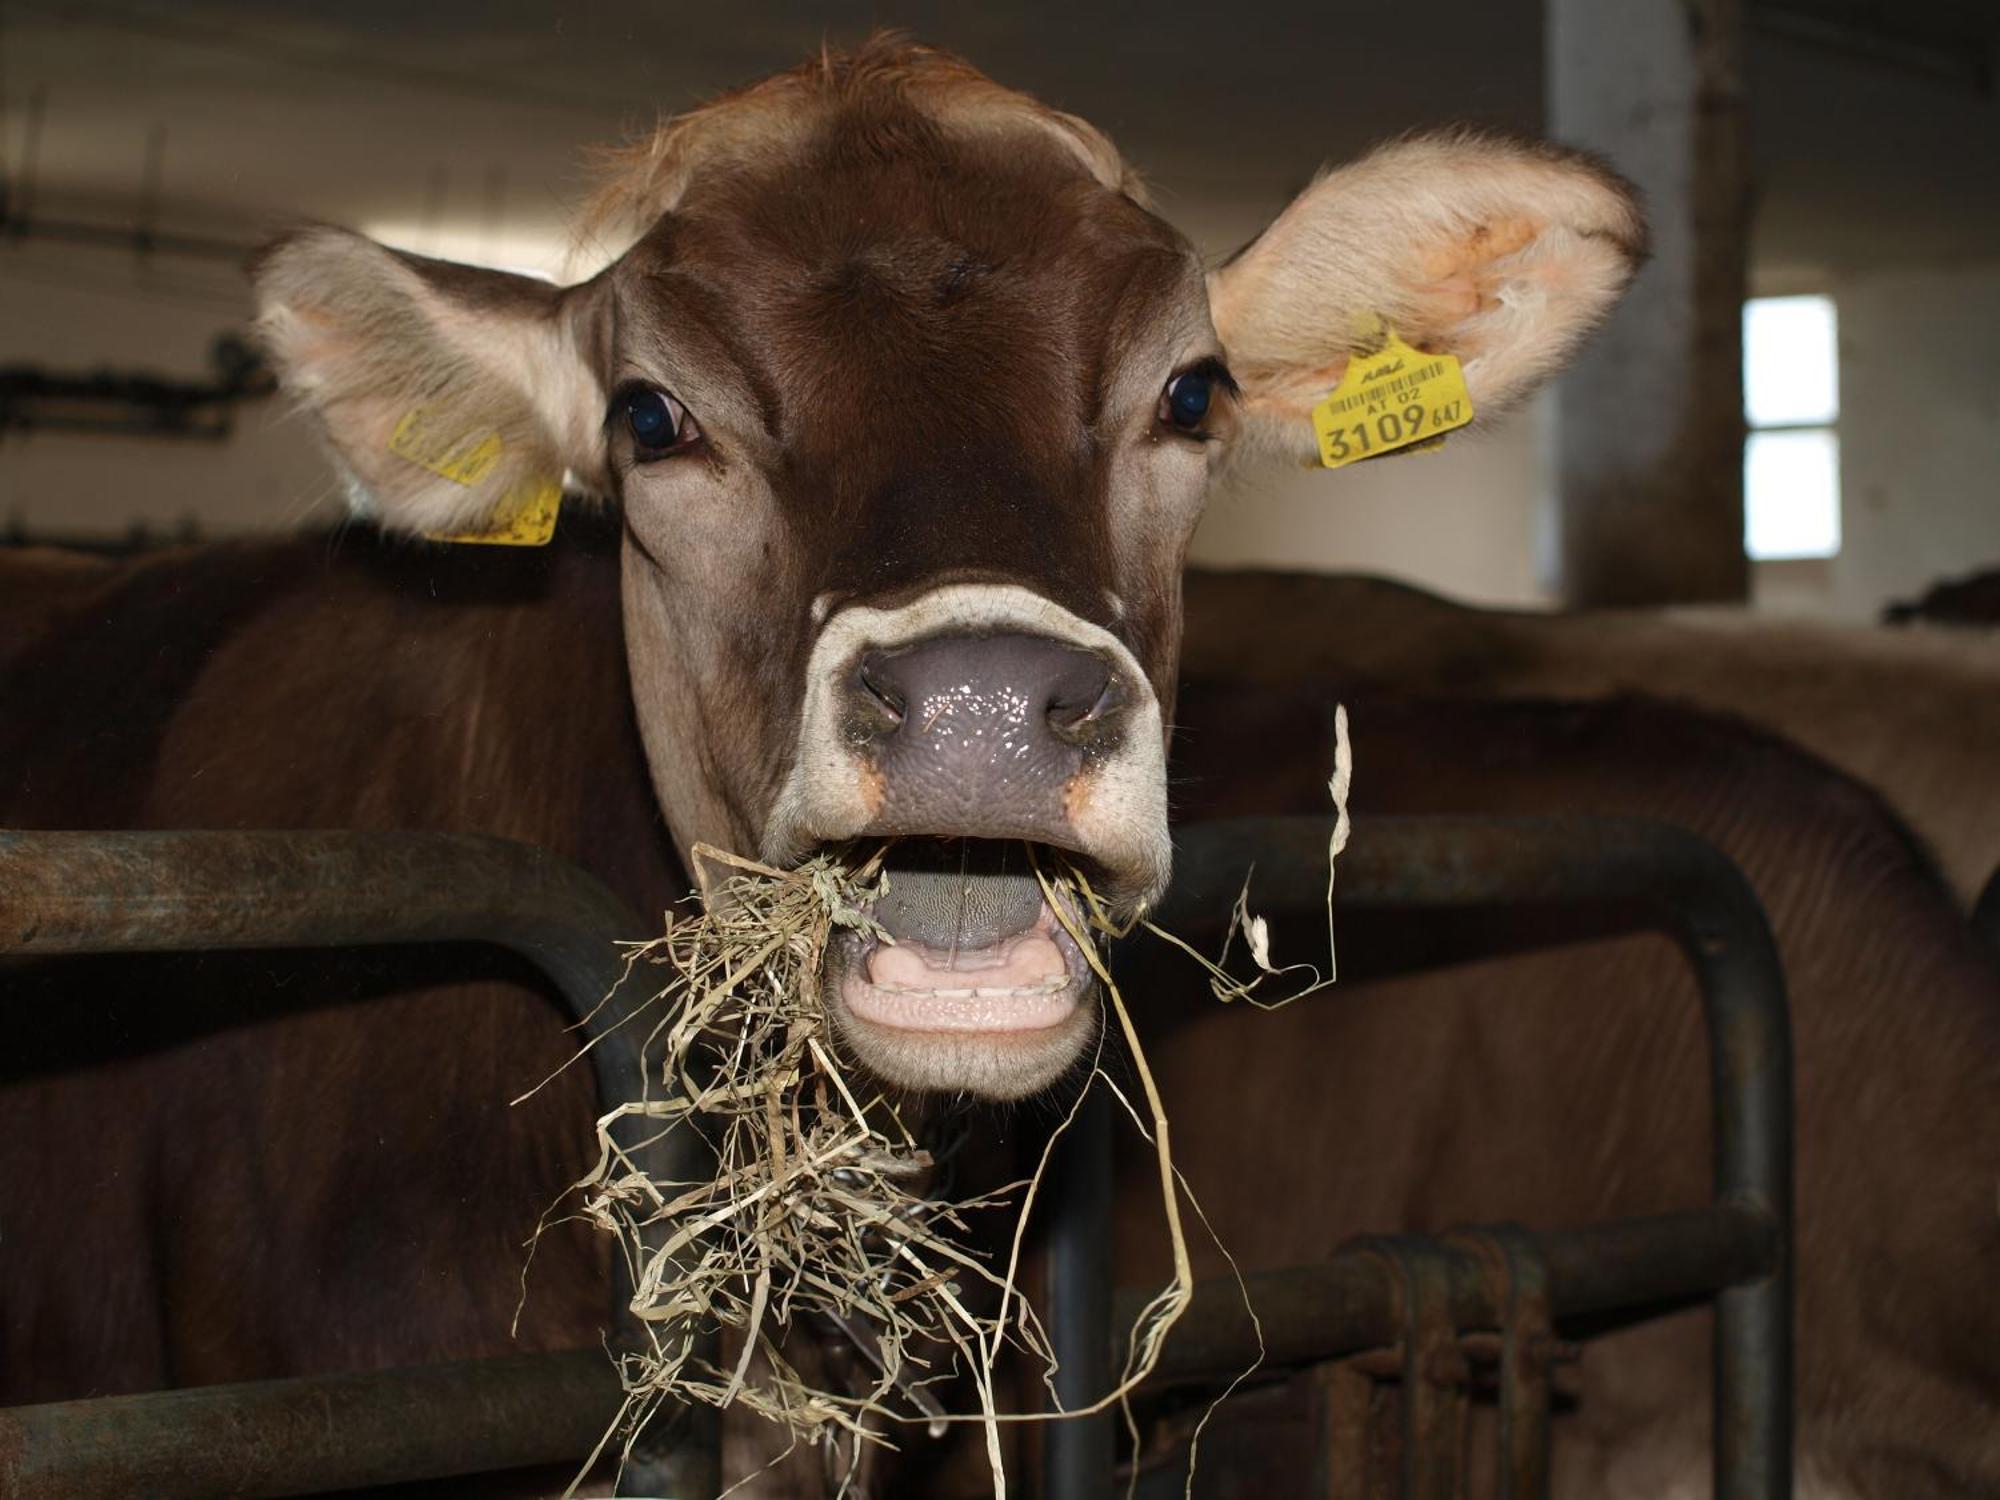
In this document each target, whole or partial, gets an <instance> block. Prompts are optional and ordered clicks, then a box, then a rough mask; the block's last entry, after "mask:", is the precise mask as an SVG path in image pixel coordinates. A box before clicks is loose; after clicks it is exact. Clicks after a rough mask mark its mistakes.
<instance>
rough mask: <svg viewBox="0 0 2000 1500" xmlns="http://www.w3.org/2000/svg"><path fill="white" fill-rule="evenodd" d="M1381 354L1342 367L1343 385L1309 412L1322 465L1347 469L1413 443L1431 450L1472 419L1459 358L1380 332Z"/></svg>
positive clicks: (1364, 356)
mask: <svg viewBox="0 0 2000 1500" xmlns="http://www.w3.org/2000/svg"><path fill="white" fill-rule="evenodd" d="M1381 332H1382V335H1383V343H1382V347H1381V349H1379V350H1378V351H1376V352H1375V353H1373V354H1357V355H1355V356H1354V357H1353V358H1352V359H1350V360H1348V362H1347V373H1346V374H1344V375H1342V376H1341V377H1340V384H1339V385H1337V386H1335V387H1334V390H1333V394H1332V395H1330V396H1328V397H1327V398H1326V399H1325V400H1324V401H1322V402H1320V404H1319V405H1317V406H1315V407H1314V408H1313V410H1312V424H1313V433H1314V435H1315V436H1316V437H1317V438H1318V439H1319V461H1320V463H1321V464H1322V465H1324V466H1325V467H1326V468H1329V469H1339V468H1344V467H1345V466H1346V465H1348V464H1351V463H1356V462H1359V461H1360V460H1361V459H1364V458H1375V457H1377V456H1379V455H1381V454H1384V453H1394V452H1396V451H1397V450H1398V449H1401V448H1408V447H1410V446H1411V445H1412V444H1419V443H1420V444H1422V445H1423V446H1424V447H1426V448H1434V447H1436V446H1438V445H1439V444H1440V443H1442V442H1443V441H1444V435H1445V434H1446V433H1447V432H1451V431H1453V430H1455V429H1456V428H1460V427H1463V426H1464V425H1465V424H1466V423H1467V422H1470V421H1471V420H1472V398H1471V397H1470V396H1468V395H1466V393H1465V373H1464V371H1463V370H1462V369H1461V368H1460V367H1459V363H1458V360H1457V358H1456V357H1454V356H1453V355H1449V354H1425V353H1424V352H1423V351H1421V350H1419V349H1412V348H1411V347H1410V346H1409V345H1408V344H1406V343H1404V342H1403V341H1402V339H1400V338H1398V337H1397V335H1396V330H1395V329H1393V328H1383V329H1382V330H1381Z"/></svg>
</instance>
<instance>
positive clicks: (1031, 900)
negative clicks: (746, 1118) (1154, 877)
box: [827, 838, 1091, 1036]
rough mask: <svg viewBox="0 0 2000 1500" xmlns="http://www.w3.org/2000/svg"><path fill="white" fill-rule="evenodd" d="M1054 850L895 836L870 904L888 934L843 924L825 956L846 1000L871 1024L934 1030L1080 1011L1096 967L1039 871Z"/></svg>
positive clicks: (1036, 1020)
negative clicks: (883, 878) (879, 890)
mask: <svg viewBox="0 0 2000 1500" xmlns="http://www.w3.org/2000/svg"><path fill="white" fill-rule="evenodd" d="M1050 857H1051V854H1050V851H1048V850H1045V849H1031V846H1029V845H1027V844H1024V843H1020V842H1017V841H1012V840H1006V841H1002V840H991V839H971V838H905V839H900V840H898V841H897V842H896V843H895V844H894V845H893V846H891V848H890V849H889V851H888V854H887V856H886V860H885V865H884V869H885V873H886V875H887V877H888V881H887V888H886V890H885V891H884V892H883V894H882V896H881V898H880V899H879V900H878V901H877V902H876V903H875V909H874V912H873V913H872V915H873V916H874V918H875V920H876V922H877V923H879V924H880V925H881V927H882V929H883V931H885V932H886V933H887V934H888V935H889V938H890V941H883V940H882V939H880V938H875V937H870V936H864V935H863V934H860V933H856V932H847V933H843V934H842V935H841V938H840V940H838V941H837V942H836V943H835V945H834V948H833V950H832V951H831V952H830V953H829V954H828V960H827V967H828V973H827V978H828V982H829V988H830V989H831V991H832V993H833V994H834V995H835V996H836V997H837V998H838V1001H839V1003H840V1008H841V1009H842V1010H844V1011H845V1012H846V1014H847V1016H848V1017H850V1018H851V1019H852V1020H855V1021H859V1022H863V1023H865V1024H867V1025H869V1026H876V1027H882V1028H885V1029H888V1030H893V1031H898V1032H925V1033H933V1034H935V1033H956V1034H960V1035H969V1034H983V1035H989V1036H990V1035H995V1034H1002V1033H1033V1032H1046V1031H1049V1030H1051V1029H1052V1028H1056V1027H1061V1026H1062V1025H1063V1024H1064V1023H1065V1022H1068V1021H1070V1020H1072V1018H1073V1017H1074V1016H1075V1015H1076V1012H1077V1010H1078V1008H1079V1006H1080V1005H1081V1004H1082V1002H1083V1000H1084V998H1085V996H1086V995H1087V993H1088V991H1089V986H1090V979H1091V970H1090V965H1089V963H1088V962H1087V961H1086V959H1085V957H1084V955H1083V952H1082V950H1081V949H1080V948H1079V946H1078V945H1077V942H1076V939H1075V938H1073V937H1071V936H1070V933H1069V931H1068V930H1067V929H1066V928H1065V926H1064V924H1063V922H1062V921H1060V920H1058V918H1057V915H1056V912H1055V910H1054V909H1053V908H1052V907H1051V905H1050V904H1049V899H1048V897H1047V896H1046V895H1045V894H1044V892H1043V888H1042V884H1041V882H1040V881H1039V880H1038V879H1036V876H1035V863H1036V860H1037V859H1039V861H1040V862H1041V864H1042V866H1043V868H1044V869H1047V868H1048V864H1049V860H1050ZM1056 899H1057V900H1059V901H1060V900H1063V899H1064V898H1063V897H1062V896H1061V895H1058V896H1057V898H1056ZM1067 915H1068V916H1069V919H1070V922H1071V924H1072V925H1075V926H1077V927H1078V928H1079V930H1080V928H1081V923H1080V921H1079V919H1078V915H1077V913H1076V912H1075V911H1074V909H1072V910H1071V911H1070V912H1069V913H1067Z"/></svg>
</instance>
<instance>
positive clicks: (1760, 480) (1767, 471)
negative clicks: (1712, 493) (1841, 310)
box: [1743, 297, 1840, 562]
mask: <svg viewBox="0 0 2000 1500" xmlns="http://www.w3.org/2000/svg"><path fill="white" fill-rule="evenodd" d="M1743 411H1744V416H1745V417H1746V418H1747V419H1748V422H1749V426H1750V433H1749V437H1748V440H1747V441H1746V442H1745V444H1744V447H1743V545H1744V547H1745V549H1746V550H1747V551H1748V552H1749V554H1750V556H1751V557H1752V558H1754V559H1756V560H1757V561H1759V562H1765V561H1775V560H1778V559H1783V558H1799V557H1832V556H1833V555H1834V554H1835V553H1837V552H1839V551H1840V437H1839V435H1838V433H1836V431H1835V430H1834V424H1835V423H1836V422H1838V421H1839V420H1840V376H1839V354H1838V340H1837V336H1836V332H1835V325H1834V315H1833V299H1832V298H1830V297H1757V298H1753V299H1752V300H1751V301H1749V302H1746V303H1745V304H1744V305H1743Z"/></svg>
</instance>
